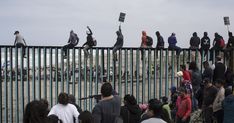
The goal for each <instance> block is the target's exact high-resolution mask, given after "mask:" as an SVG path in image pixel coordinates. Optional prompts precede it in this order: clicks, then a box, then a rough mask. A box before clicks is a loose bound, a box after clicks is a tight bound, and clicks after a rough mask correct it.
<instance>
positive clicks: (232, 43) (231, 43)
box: [227, 36, 234, 48]
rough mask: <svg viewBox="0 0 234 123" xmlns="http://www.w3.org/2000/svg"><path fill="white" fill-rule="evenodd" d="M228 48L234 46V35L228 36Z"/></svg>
mask: <svg viewBox="0 0 234 123" xmlns="http://www.w3.org/2000/svg"><path fill="white" fill-rule="evenodd" d="M227 48H234V36H231V37H229V38H228V43H227Z"/></svg>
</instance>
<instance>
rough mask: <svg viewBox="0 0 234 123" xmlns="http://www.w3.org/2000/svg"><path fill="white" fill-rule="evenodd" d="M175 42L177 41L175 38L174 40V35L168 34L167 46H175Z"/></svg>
mask: <svg viewBox="0 0 234 123" xmlns="http://www.w3.org/2000/svg"><path fill="white" fill-rule="evenodd" d="M176 43H177V40H176V37H175V36H170V37H169V38H168V44H169V47H170V46H172V47H173V46H175V45H176Z"/></svg>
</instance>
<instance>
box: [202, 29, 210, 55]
mask: <svg viewBox="0 0 234 123" xmlns="http://www.w3.org/2000/svg"><path fill="white" fill-rule="evenodd" d="M209 49H210V38H209V37H208V33H207V32H204V36H203V37H202V39H201V49H200V51H201V55H202V53H203V52H204V56H206V54H207V53H208V51H209Z"/></svg>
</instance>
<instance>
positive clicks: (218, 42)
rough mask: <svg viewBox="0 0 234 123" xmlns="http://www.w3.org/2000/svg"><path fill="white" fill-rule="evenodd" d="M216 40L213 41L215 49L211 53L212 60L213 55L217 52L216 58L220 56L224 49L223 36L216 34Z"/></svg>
mask: <svg viewBox="0 0 234 123" xmlns="http://www.w3.org/2000/svg"><path fill="white" fill-rule="evenodd" d="M214 36H215V38H214V41H213V47H212V48H211V53H210V60H212V59H213V58H214V57H213V54H214V52H215V57H216V56H218V55H219V51H220V50H222V49H223V47H221V39H223V37H222V36H220V35H219V34H218V33H217V32H216V33H215V34H214Z"/></svg>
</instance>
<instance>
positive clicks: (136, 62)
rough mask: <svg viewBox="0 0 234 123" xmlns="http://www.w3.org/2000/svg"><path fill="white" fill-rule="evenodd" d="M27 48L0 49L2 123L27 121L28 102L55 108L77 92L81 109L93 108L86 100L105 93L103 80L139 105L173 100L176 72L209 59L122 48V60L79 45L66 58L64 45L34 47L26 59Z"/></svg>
mask: <svg viewBox="0 0 234 123" xmlns="http://www.w3.org/2000/svg"><path fill="white" fill-rule="evenodd" d="M23 50H24V49H22V48H19V49H18V48H15V47H12V46H0V59H1V60H0V64H1V66H0V69H1V75H0V80H1V82H0V92H1V93H0V97H1V98H0V107H1V108H0V122H5V123H18V122H22V117H23V112H24V108H25V105H26V104H27V103H28V102H30V101H32V100H35V99H47V100H48V101H49V104H50V106H53V105H55V104H56V103H57V96H58V94H59V93H60V92H67V93H68V94H73V95H74V96H75V97H76V102H77V103H78V105H80V106H81V107H82V109H84V110H86V109H87V110H92V108H93V106H94V105H95V103H96V102H95V99H93V98H88V99H84V100H81V99H82V98H84V97H90V96H91V95H97V94H100V87H101V84H102V83H103V82H104V81H108V82H111V83H112V85H113V87H114V89H115V90H116V91H117V92H118V93H119V95H120V96H121V97H124V95H125V94H133V95H134V96H136V99H137V102H138V103H145V102H147V101H148V100H149V99H150V98H159V97H161V96H164V95H165V96H168V95H169V88H170V87H171V86H177V85H178V83H179V82H180V78H179V77H176V72H178V71H179V69H180V68H179V67H180V65H181V64H187V62H188V61H192V60H195V61H196V62H197V63H198V66H199V67H200V69H201V70H202V69H203V68H202V65H201V63H202V62H203V61H204V60H208V59H209V58H210V55H209V53H208V54H207V55H206V56H205V53H204V52H201V53H200V52H199V51H198V50H197V51H191V50H188V49H183V50H182V52H181V53H180V55H179V56H176V52H175V51H171V50H168V49H160V50H157V49H153V48H152V49H140V48H122V49H121V50H119V51H118V52H117V54H118V55H117V59H114V58H113V53H112V48H107V47H95V48H93V49H90V50H89V52H90V56H85V55H84V53H83V49H82V48H81V47H76V48H74V49H70V50H68V56H67V57H66V58H65V57H64V56H63V50H62V47H50V46H46V47H42V46H29V47H27V48H26V49H25V52H26V56H25V57H24V56H23V53H22V51H23ZM213 55H214V56H215V53H214V54H213ZM211 62H212V63H213V62H214V58H212V61H211Z"/></svg>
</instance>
